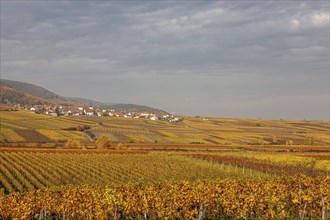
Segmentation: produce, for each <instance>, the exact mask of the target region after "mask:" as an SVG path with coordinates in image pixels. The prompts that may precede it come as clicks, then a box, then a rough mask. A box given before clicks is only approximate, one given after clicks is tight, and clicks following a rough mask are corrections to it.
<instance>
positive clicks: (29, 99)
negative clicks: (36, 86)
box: [0, 82, 49, 105]
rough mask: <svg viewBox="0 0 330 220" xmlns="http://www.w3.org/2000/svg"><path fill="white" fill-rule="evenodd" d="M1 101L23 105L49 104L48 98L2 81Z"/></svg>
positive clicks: (0, 86) (0, 83)
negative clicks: (26, 91) (37, 95)
mask: <svg viewBox="0 0 330 220" xmlns="http://www.w3.org/2000/svg"><path fill="white" fill-rule="evenodd" d="M0 88H1V89H0V90H1V93H0V103H1V104H17V103H20V104H22V105H43V104H49V102H48V101H47V100H46V99H43V98H38V97H35V96H33V95H30V94H27V93H24V92H22V91H19V90H17V89H15V88H13V87H11V86H9V85H7V84H4V83H2V82H0Z"/></svg>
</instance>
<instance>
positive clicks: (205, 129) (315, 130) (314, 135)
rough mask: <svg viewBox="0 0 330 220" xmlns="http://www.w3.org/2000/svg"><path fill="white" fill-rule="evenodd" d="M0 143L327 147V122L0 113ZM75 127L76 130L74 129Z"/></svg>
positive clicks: (328, 142) (329, 141) (24, 112)
mask: <svg viewBox="0 0 330 220" xmlns="http://www.w3.org/2000/svg"><path fill="white" fill-rule="evenodd" d="M0 122H1V124H0V129H1V136H0V143H2V144H3V145H6V144H7V146H8V144H10V143H27V142H29V143H32V142H39V143H46V142H64V141H67V140H69V139H78V140H80V141H82V142H84V143H85V144H86V145H88V144H91V143H88V141H89V139H88V137H87V136H86V134H85V133H84V132H82V131H79V130H77V128H78V127H79V126H89V127H90V129H89V132H90V133H92V134H94V135H95V136H96V137H97V136H104V135H105V136H108V137H109V139H110V140H111V141H112V142H115V143H161V144H205V145H287V144H289V145H315V146H329V144H330V138H329V122H328V121H306V120H304V121H288V120H262V119H225V118H201V117H183V121H182V122H180V123H177V124H173V123H170V122H166V121H151V120H147V119H129V118H120V117H97V116H71V117H50V116H46V115H40V114H33V113H31V112H28V111H7V112H6V111H0ZM75 129H76V130H75Z"/></svg>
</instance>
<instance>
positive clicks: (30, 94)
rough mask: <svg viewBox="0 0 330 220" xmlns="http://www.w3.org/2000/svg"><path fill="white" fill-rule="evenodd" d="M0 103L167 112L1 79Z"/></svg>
mask: <svg viewBox="0 0 330 220" xmlns="http://www.w3.org/2000/svg"><path fill="white" fill-rule="evenodd" d="M0 103H1V104H17V103H20V104H24V105H36V104H66V105H74V106H87V105H93V106H97V107H99V108H101V109H114V110H116V111H126V112H145V111H147V112H154V113H157V114H166V113H167V112H165V111H163V110H159V109H155V108H152V107H149V106H143V105H136V104H106V103H102V102H99V101H95V100H91V99H85V98H69V97H63V96H60V95H57V94H55V93H53V92H51V91H49V90H47V89H45V88H42V87H40V86H37V85H33V84H30V83H25V82H19V81H12V80H7V79H1V99H0Z"/></svg>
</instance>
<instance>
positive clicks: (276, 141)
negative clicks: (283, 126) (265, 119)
mask: <svg viewBox="0 0 330 220" xmlns="http://www.w3.org/2000/svg"><path fill="white" fill-rule="evenodd" d="M273 144H278V140H277V137H276V135H274V136H273Z"/></svg>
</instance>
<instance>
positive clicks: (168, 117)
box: [15, 104, 183, 123]
mask: <svg viewBox="0 0 330 220" xmlns="http://www.w3.org/2000/svg"><path fill="white" fill-rule="evenodd" d="M15 108H16V109H25V110H29V111H30V112H32V113H35V114H44V115H49V116H53V117H57V116H99V117H122V118H136V119H139V118H143V119H149V120H152V121H155V120H163V121H169V122H171V123H178V122H180V121H182V120H183V119H182V118H180V117H178V116H175V115H173V114H156V113H154V112H126V111H116V110H114V109H100V108H95V107H93V106H92V105H90V106H88V107H82V106H62V105H53V106H49V105H33V106H24V107H21V106H20V105H19V104H18V105H15Z"/></svg>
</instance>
